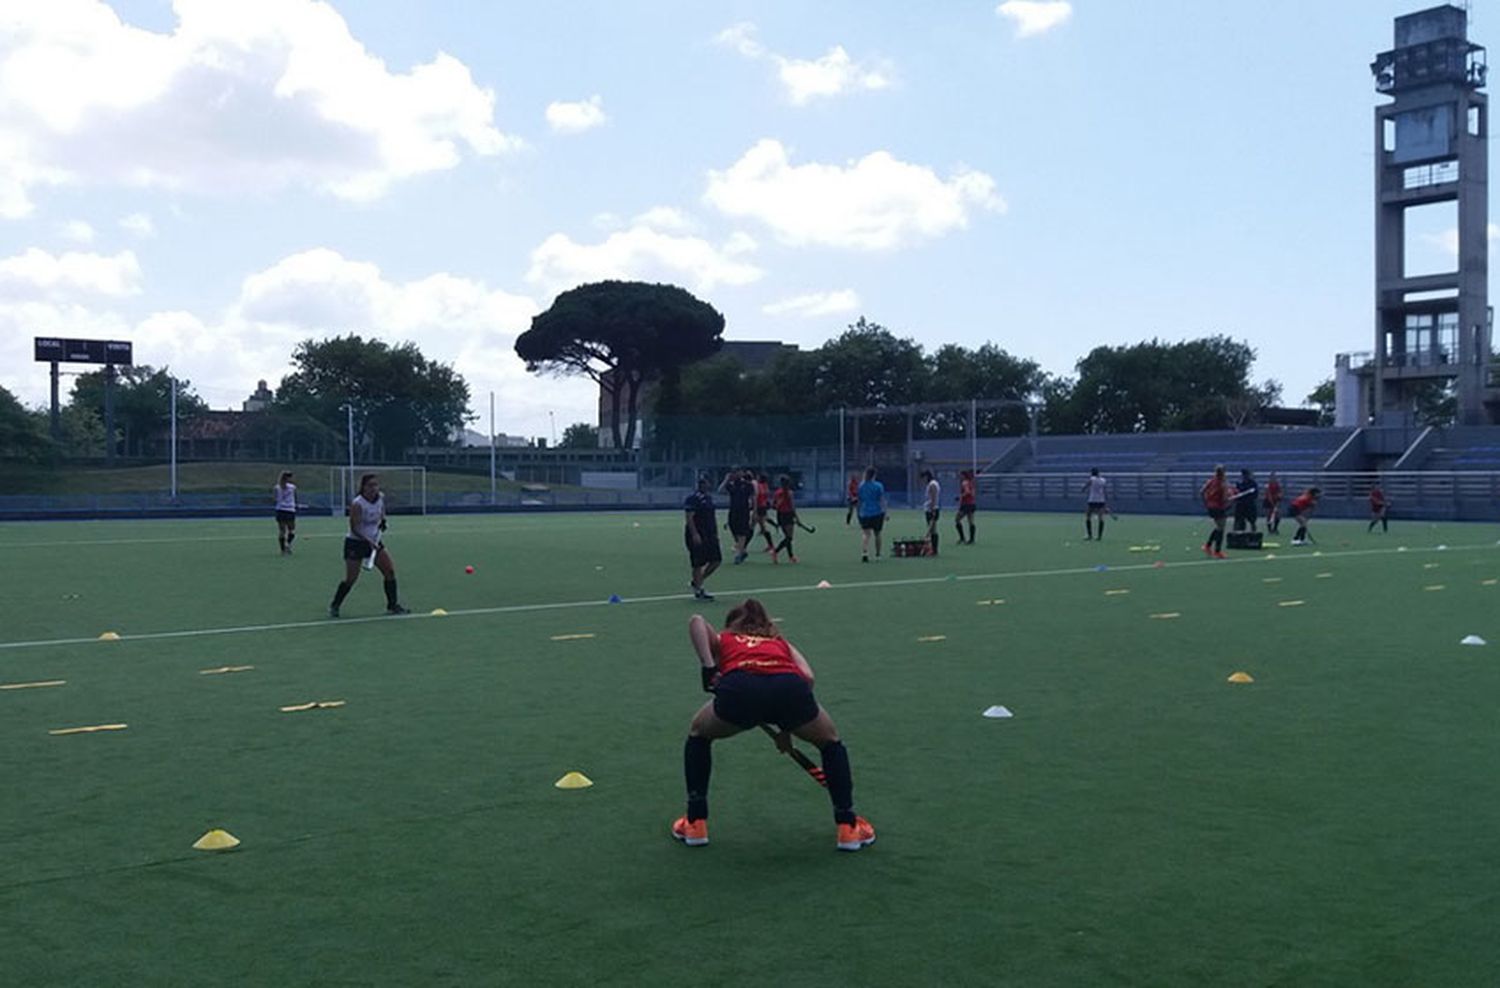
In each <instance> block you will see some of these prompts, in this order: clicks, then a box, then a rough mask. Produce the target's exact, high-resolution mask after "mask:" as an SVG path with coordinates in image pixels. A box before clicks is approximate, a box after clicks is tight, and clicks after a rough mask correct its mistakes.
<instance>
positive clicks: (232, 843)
mask: <svg viewBox="0 0 1500 988" xmlns="http://www.w3.org/2000/svg"><path fill="white" fill-rule="evenodd" d="M239 846H240V839H239V838H238V837H236V836H235V835H234V834H231V833H230V832H229V831H227V830H219V829H217V828H215V829H213V830H210V831H209V832H208V833H206V834H204V835H203V836H202V837H199V838H198V839H197V840H195V841H194V842H193V850H195V851H232V850H234V849H235V848H237V847H239Z"/></svg>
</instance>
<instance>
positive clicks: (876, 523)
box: [859, 467, 886, 563]
mask: <svg viewBox="0 0 1500 988" xmlns="http://www.w3.org/2000/svg"><path fill="white" fill-rule="evenodd" d="M885 508H886V504H885V485H884V484H882V483H881V482H880V481H878V480H876V479H875V468H874V467H870V468H869V469H867V470H866V471H865V482H864V483H862V484H860V485H859V531H860V561H861V562H866V563H868V562H869V561H870V533H872V532H873V533H874V534H875V558H876V559H879V558H880V532H881V530H882V529H884V528H885Z"/></svg>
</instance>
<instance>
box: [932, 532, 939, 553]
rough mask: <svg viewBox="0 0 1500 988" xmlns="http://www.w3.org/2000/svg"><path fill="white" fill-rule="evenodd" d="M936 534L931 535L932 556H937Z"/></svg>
mask: <svg viewBox="0 0 1500 988" xmlns="http://www.w3.org/2000/svg"><path fill="white" fill-rule="evenodd" d="M937 544H938V533H937V532H933V533H932V554H933V555H934V556H935V555H937Z"/></svg>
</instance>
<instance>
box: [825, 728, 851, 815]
mask: <svg viewBox="0 0 1500 988" xmlns="http://www.w3.org/2000/svg"><path fill="white" fill-rule="evenodd" d="M822 754H823V775H824V777H825V778H827V779H828V798H829V800H830V801H831V802H832V803H833V818H834V820H835V821H837V822H839V823H853V822H854V774H853V773H852V772H850V770H849V752H848V751H846V750H845V749H844V742H842V741H834V742H831V743H829V744H825V745H824V746H823V752H822Z"/></svg>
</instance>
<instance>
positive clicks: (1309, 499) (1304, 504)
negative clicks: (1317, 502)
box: [1292, 493, 1313, 511]
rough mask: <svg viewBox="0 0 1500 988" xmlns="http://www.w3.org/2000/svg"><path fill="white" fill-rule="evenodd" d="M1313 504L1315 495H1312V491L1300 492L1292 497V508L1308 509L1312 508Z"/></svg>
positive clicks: (1297, 509)
mask: <svg viewBox="0 0 1500 988" xmlns="http://www.w3.org/2000/svg"><path fill="white" fill-rule="evenodd" d="M1312 506H1313V496H1312V494H1311V493H1307V494H1298V495H1297V496H1296V497H1294V498H1292V510H1293V511H1306V510H1307V509H1308V508H1310V507H1312Z"/></svg>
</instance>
